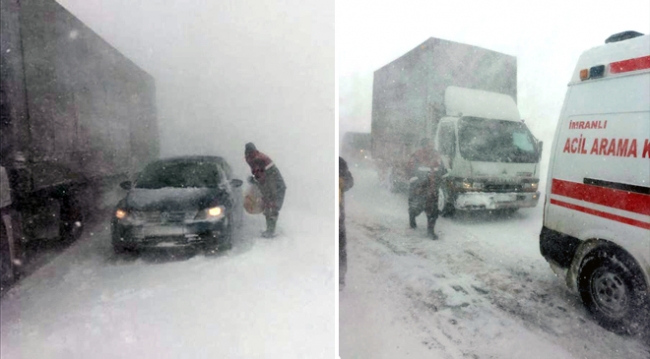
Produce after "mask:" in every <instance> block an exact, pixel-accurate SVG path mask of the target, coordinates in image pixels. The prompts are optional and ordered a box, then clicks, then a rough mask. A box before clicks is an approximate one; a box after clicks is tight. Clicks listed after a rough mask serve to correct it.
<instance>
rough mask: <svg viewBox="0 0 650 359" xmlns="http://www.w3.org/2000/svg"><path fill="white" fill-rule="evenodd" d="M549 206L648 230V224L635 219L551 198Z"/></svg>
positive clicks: (649, 227) (649, 225) (649, 224)
mask: <svg viewBox="0 0 650 359" xmlns="http://www.w3.org/2000/svg"><path fill="white" fill-rule="evenodd" d="M551 204H554V205H556V206H561V207H565V208H568V209H573V210H576V211H579V212H584V213H587V214H591V215H594V216H598V217H602V218H607V219H611V220H613V221H617V222H621V223H625V224H629V225H632V226H635V227H641V228H643V229H650V223H647V222H643V221H638V220H636V219H632V218H627V217H623V216H619V215H616V214H611V213H607V212H603V211H598V210H595V209H592V208H587V207H582V206H578V205H575V204H571V203H567V202H562V201H558V200H556V199H553V198H551Z"/></svg>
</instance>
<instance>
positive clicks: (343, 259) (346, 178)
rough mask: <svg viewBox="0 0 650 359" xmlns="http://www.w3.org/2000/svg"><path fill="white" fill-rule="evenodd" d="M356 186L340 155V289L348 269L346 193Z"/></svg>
mask: <svg viewBox="0 0 650 359" xmlns="http://www.w3.org/2000/svg"><path fill="white" fill-rule="evenodd" d="M352 186H354V178H353V177H352V173H350V170H349V169H348V164H347V163H346V162H345V160H344V159H343V158H341V157H339V290H342V289H343V287H344V286H345V273H346V272H347V270H348V254H347V251H346V248H345V246H346V237H345V194H344V192H346V191H348V190H349V189H350V188H352Z"/></svg>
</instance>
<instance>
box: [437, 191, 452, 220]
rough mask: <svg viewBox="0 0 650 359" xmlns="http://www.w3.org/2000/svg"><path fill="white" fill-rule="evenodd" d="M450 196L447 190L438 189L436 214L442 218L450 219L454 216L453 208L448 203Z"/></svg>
mask: <svg viewBox="0 0 650 359" xmlns="http://www.w3.org/2000/svg"><path fill="white" fill-rule="evenodd" d="M450 198H451V196H450V195H449V192H448V191H447V189H444V188H442V187H441V188H438V212H439V213H440V215H441V216H443V217H451V216H453V215H454V212H455V208H454V206H453V204H451V203H450Z"/></svg>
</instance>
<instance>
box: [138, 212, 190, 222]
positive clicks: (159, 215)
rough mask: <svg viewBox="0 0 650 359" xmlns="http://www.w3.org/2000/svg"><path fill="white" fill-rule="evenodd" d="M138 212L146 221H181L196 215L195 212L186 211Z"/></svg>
mask: <svg viewBox="0 0 650 359" xmlns="http://www.w3.org/2000/svg"><path fill="white" fill-rule="evenodd" d="M138 214H139V215H140V216H141V218H142V219H143V220H144V221H145V222H147V223H182V222H184V221H185V220H186V219H194V217H195V216H196V213H191V212H186V211H151V212H140V213H138Z"/></svg>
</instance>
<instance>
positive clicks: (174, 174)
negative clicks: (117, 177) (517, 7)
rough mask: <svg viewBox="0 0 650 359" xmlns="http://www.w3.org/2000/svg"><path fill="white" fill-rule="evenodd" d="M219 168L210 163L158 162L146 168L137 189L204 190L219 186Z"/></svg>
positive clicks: (137, 182) (136, 185) (138, 181)
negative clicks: (171, 188)
mask: <svg viewBox="0 0 650 359" xmlns="http://www.w3.org/2000/svg"><path fill="white" fill-rule="evenodd" d="M219 178H220V177H219V168H218V166H217V165H216V164H215V163H210V162H157V163H154V164H151V165H149V166H147V168H145V170H144V171H143V172H142V174H140V177H139V178H138V180H137V181H136V184H135V187H136V188H148V189H156V188H164V187H175V188H204V187H217V186H218V185H219Z"/></svg>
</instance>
